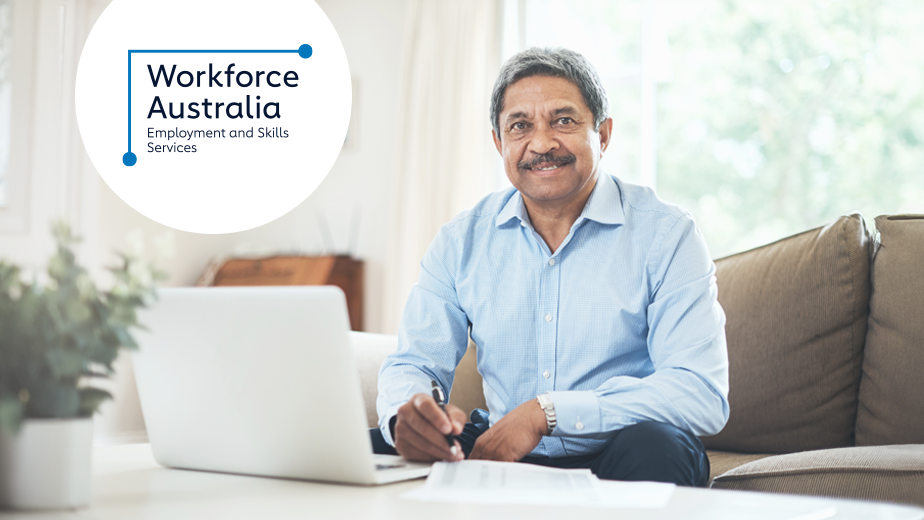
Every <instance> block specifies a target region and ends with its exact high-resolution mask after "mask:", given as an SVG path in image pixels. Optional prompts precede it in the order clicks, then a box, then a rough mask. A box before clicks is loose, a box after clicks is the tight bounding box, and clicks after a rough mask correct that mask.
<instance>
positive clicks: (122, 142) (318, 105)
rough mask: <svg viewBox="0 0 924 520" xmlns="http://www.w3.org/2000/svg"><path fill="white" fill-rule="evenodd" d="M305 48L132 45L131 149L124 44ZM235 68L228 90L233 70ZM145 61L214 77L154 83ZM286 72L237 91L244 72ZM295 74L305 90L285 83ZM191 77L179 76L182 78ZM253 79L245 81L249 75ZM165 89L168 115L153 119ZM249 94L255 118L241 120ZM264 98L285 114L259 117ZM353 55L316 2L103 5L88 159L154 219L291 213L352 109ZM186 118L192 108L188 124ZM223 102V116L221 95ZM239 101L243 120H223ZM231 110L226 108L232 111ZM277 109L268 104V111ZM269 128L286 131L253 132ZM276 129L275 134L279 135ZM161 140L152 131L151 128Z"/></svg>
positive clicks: (83, 86)
mask: <svg viewBox="0 0 924 520" xmlns="http://www.w3.org/2000/svg"><path fill="white" fill-rule="evenodd" d="M304 44H307V45H310V46H311V50H312V53H311V56H310V57H308V58H307V59H306V58H303V57H301V56H300V55H299V54H298V53H297V52H287V53H132V55H131V69H132V70H131V72H130V73H131V140H130V147H131V148H130V151H131V152H133V153H134V154H135V156H136V157H137V162H136V163H135V164H134V165H133V166H126V165H125V164H123V155H124V154H125V153H126V152H128V151H129V135H128V132H129V124H128V117H129V115H128V109H129V106H128V96H129V87H128V81H129V77H128V75H129V70H128V61H129V53H128V51H129V50H226V51H227V50H252V51H253V50H287V51H297V50H298V49H299V48H300V47H301V46H302V45H304ZM210 63H211V64H212V65H213V72H217V71H219V70H220V71H221V73H220V74H219V75H218V78H217V79H218V80H219V81H220V82H221V84H222V87H218V86H212V87H209V86H208V76H209V74H208V67H209V64H210ZM231 63H234V64H235V65H234V67H233V69H232V72H233V74H232V76H231V78H232V82H231V84H232V86H230V87H229V86H228V82H227V75H226V74H225V72H224V71H225V70H226V69H227V67H228V65H229V64H231ZM148 65H150V66H151V69H152V70H153V71H154V73H155V75H156V74H157V72H158V69H159V67H160V65H163V66H164V68H165V70H166V72H168V73H169V72H170V71H171V69H172V67H173V65H176V73H175V74H176V75H179V73H180V72H181V71H184V70H186V71H189V72H191V73H192V74H193V76H196V75H197V71H203V70H204V71H206V74H205V75H202V76H201V86H197V85H196V84H193V85H192V86H190V87H186V88H184V87H181V86H179V85H178V84H177V82H176V81H177V76H174V78H173V83H172V86H171V87H167V86H166V85H165V83H164V82H163V79H161V81H160V82H159V83H158V85H159V86H158V87H157V88H155V87H154V86H153V84H152V80H151V77H150V74H149V71H148V67H147V66H148ZM274 70H275V71H279V72H280V76H274V77H273V82H278V83H279V84H282V85H283V86H280V87H275V88H274V87H269V86H267V85H266V83H265V80H266V77H267V76H266V74H264V75H263V76H262V77H261V80H262V81H261V84H260V87H259V88H258V87H256V85H255V84H254V85H252V86H250V87H247V88H243V87H240V86H238V85H237V83H236V81H235V76H236V73H238V72H241V71H248V72H250V73H251V74H252V75H254V76H256V73H257V71H266V72H269V71H274ZM287 71H295V72H296V74H297V75H298V81H297V84H298V86H297V87H295V88H289V87H286V86H284V83H282V79H283V77H284V75H285V73H286V72H287ZM188 78H189V76H188V75H186V76H184V78H183V82H184V83H186V82H187V81H188ZM241 80H242V82H244V83H246V82H247V76H246V75H245V76H243V77H242V78H241ZM155 96H159V97H160V100H161V102H162V104H163V108H164V111H165V112H167V115H168V117H167V118H166V119H164V118H163V117H162V116H161V115H160V114H153V115H152V117H151V118H148V114H149V111H150V110H151V108H152V104H153V101H154V97H155ZM247 96H249V100H250V106H251V108H250V114H251V115H252V116H253V118H248V117H246V113H247ZM256 96H260V98H261V99H260V100H259V102H260V103H261V104H262V105H263V106H264V107H265V105H266V104H267V103H278V104H279V114H280V117H279V118H277V119H267V118H265V117H263V115H264V112H263V109H262V108H261V110H260V112H261V116H260V118H259V119H257V118H256V103H257V99H256ZM351 97H352V94H351V86H350V71H349V66H348V64H347V59H346V54H345V53H344V51H343V46H342V45H341V43H340V39H339V37H338V36H337V32H336V31H335V30H334V27H333V26H332V25H331V23H330V21H329V20H328V19H327V16H326V15H325V14H324V12H323V11H322V10H321V8H320V7H318V5H317V4H315V3H314V2H313V1H312V0H261V1H260V2H235V1H227V0H225V1H219V0H113V2H112V3H111V4H110V5H109V7H107V8H106V10H105V11H104V12H103V13H102V15H101V16H100V18H99V20H98V21H97V23H96V25H95V26H94V27H93V30H92V31H91V33H90V36H89V37H88V38H87V42H86V45H85V47H84V49H83V53H82V55H81V58H80V64H79V66H78V70H77V84H76V101H75V103H76V110H77V123H78V125H79V127H80V134H81V137H82V138H83V142H84V145H85V146H86V149H87V153H88V154H89V156H90V159H91V160H92V161H93V165H94V166H95V167H96V169H97V171H99V173H100V175H101V176H102V177H103V179H104V180H105V181H106V183H107V184H108V185H109V187H110V188H112V190H113V191H114V192H115V193H116V194H117V195H118V196H119V197H121V198H122V200H124V201H125V202H126V203H127V204H128V205H129V206H131V207H132V208H134V209H135V210H137V211H138V212H140V213H141V214H143V215H145V216H146V217H148V218H150V219H152V220H154V221H157V222H159V223H161V224H164V225H167V226H170V227H172V228H175V229H179V230H182V231H191V232H196V233H231V232H236V231H243V230H246V229H251V228H254V227H257V226H260V225H263V224H266V223H268V222H271V221H273V220H275V219H276V218H278V217H280V216H282V215H284V214H285V213H287V212H288V211H290V210H291V209H293V208H294V207H295V206H297V205H298V204H299V203H301V202H302V201H303V200H305V198H307V197H308V195H310V194H311V193H312V192H313V191H314V189H315V188H317V186H318V185H319V184H320V183H321V181H322V180H324V177H325V176H326V175H327V173H328V171H330V168H331V166H333V164H334V161H335V160H336V159H337V156H338V154H339V153H340V148H341V146H342V144H343V140H344V137H345V136H346V131H347V126H348V124H349V118H350V104H351ZM205 99H208V101H209V103H211V104H212V106H211V108H210V109H209V110H210V115H212V118H211V119H209V118H206V117H204V114H203V115H200V117H199V118H197V119H190V118H189V116H190V115H191V112H190V110H189V105H190V104H191V103H199V106H198V110H199V111H200V113H201V112H202V111H203V101H204V100H205ZM171 102H172V103H173V113H174V114H175V115H179V110H180V103H183V104H184V108H183V110H184V116H185V117H184V118H178V119H172V118H170V117H169V116H170V112H169V109H170V105H169V104H170V103H171ZM216 102H222V103H224V104H225V106H223V107H222V108H221V110H219V111H218V114H217V117H216V113H215V112H216V111H215V110H214V103H216ZM229 103H241V105H242V107H243V111H244V113H245V117H244V118H240V119H228V118H227V111H226V110H227V104H229ZM234 112H236V110H235V111H233V112H232V115H234ZM269 115H272V111H270V112H269ZM261 128H265V129H267V132H266V133H267V134H271V133H272V134H275V133H276V132H270V131H271V130H274V129H277V128H278V129H280V130H281V131H282V132H287V133H288V137H287V138H283V137H263V138H261V137H258V135H259V133H260V129H261ZM152 129H153V130H176V129H179V130H186V131H191V130H222V129H223V130H224V131H225V136H224V137H221V138H214V137H213V138H193V139H190V140H186V139H184V138H180V137H176V138H173V139H169V140H168V139H163V138H154V137H149V132H150V131H153V130H152ZM248 129H252V130H253V135H252V137H237V138H231V137H229V134H230V131H231V130H243V131H246V130H248ZM280 133H281V132H280ZM150 135H154V134H150ZM157 145H161V146H180V147H184V146H186V145H190V146H192V145H195V146H196V152H195V153H189V152H183V153H177V152H173V151H171V152H159V153H158V152H151V151H149V150H150V147H152V146H157Z"/></svg>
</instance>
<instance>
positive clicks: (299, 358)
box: [133, 287, 430, 484]
mask: <svg viewBox="0 0 924 520" xmlns="http://www.w3.org/2000/svg"><path fill="white" fill-rule="evenodd" d="M138 319H139V322H140V323H141V324H143V325H144V326H145V327H146V328H147V330H139V331H137V332H136V334H135V338H136V339H137V341H138V344H139V346H140V350H139V351H138V352H136V353H135V355H134V356H133V362H134V368H135V376H136V379H137V382H138V391H139V395H140V397H141V409H142V412H143V414H144V420H145V423H146V425H147V430H148V438H149V439H150V442H151V447H152V449H153V451H154V457H155V459H156V460H157V462H158V463H160V464H162V465H164V466H169V467H174V468H185V469H197V470H208V471H221V472H228V473H242V474H249V475H262V476H268V477H281V478H293V479H307V480H323V481H332V482H346V483H354V484H384V483H388V482H395V481H398V480H405V479H411V478H418V477H423V476H426V475H427V474H428V473H429V472H430V465H429V464H414V463H409V462H407V461H405V460H404V459H402V458H401V457H397V456H390V455H373V453H372V446H371V443H370V439H369V430H368V426H367V424H366V414H365V407H364V405H363V397H362V393H361V389H360V381H359V373H358V371H357V368H356V364H355V363H354V360H353V352H352V348H351V346H350V343H349V337H348V330H349V320H348V317H347V308H346V299H345V298H344V296H343V292H342V291H340V289H338V288H336V287H222V288H177V289H161V290H160V291H159V298H158V301H157V302H156V303H154V304H153V305H152V306H151V307H150V308H148V309H144V310H143V311H141V312H139V316H138Z"/></svg>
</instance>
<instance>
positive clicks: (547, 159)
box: [517, 153, 576, 170]
mask: <svg viewBox="0 0 924 520" xmlns="http://www.w3.org/2000/svg"><path fill="white" fill-rule="evenodd" d="M575 160H576V158H575V157H574V156H573V155H571V154H567V155H554V154H550V153H544V154H542V155H537V156H536V157H534V158H532V159H530V160H528V161H522V162H520V163H518V164H517V168H519V169H521V170H531V169H533V168H535V167H536V166H538V165H540V164H542V163H552V164H557V165H558V166H564V165H566V164H571V163H573V162H574V161H575Z"/></svg>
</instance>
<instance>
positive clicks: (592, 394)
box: [370, 48, 728, 486]
mask: <svg viewBox="0 0 924 520" xmlns="http://www.w3.org/2000/svg"><path fill="white" fill-rule="evenodd" d="M491 124H492V126H493V138H494V143H495V145H496V146H497V150H498V152H499V153H500V154H501V156H502V157H503V162H504V168H505V170H506V173H507V177H508V178H509V179H510V183H511V184H513V187H514V188H512V189H508V190H504V191H501V192H497V193H493V194H491V195H488V196H487V197H485V198H484V199H483V200H481V201H480V202H479V203H478V204H477V205H475V207H473V208H472V209H471V210H468V211H465V212H462V213H461V214H459V215H458V216H457V217H455V218H454V219H452V221H451V222H449V223H448V224H446V225H445V226H443V228H442V229H441V230H440V232H439V234H438V235H437V237H436V238H435V239H434V240H433V243H432V244H431V245H430V248H429V250H428V251H427V253H426V255H425V256H424V258H423V260H422V261H421V269H420V278H419V279H418V281H417V284H415V285H414V287H413V289H412V290H411V294H410V297H409V298H408V302H407V306H406V307H405V309H404V315H403V317H402V320H401V327H400V332H399V336H398V350H397V352H395V353H394V354H392V355H390V356H388V357H387V358H386V360H385V362H384V363H383V365H382V369H381V372H380V373H379V397H378V402H377V406H378V412H379V420H380V428H379V429H373V430H371V431H370V434H371V435H372V443H373V447H374V450H375V451H376V452H377V453H395V452H396V451H397V453H399V454H401V455H403V456H404V457H405V458H407V459H410V460H422V461H431V460H448V461H455V460H461V459H462V458H463V457H466V456H467V457H468V458H473V459H491V460H500V461H522V462H528V463H533V464H542V465H546V466H554V467H562V468H590V469H591V470H592V471H593V472H594V473H595V474H596V475H597V476H598V477H600V478H605V479H617V480H653V481H662V482H674V483H677V484H680V485H687V486H703V485H705V484H706V483H707V482H708V478H709V461H708V458H707V457H706V454H705V450H704V448H703V445H702V443H701V442H700V440H699V439H698V438H697V435H711V434H715V433H717V432H718V431H719V430H721V429H722V427H723V426H724V425H725V422H726V421H727V419H728V400H727V395H728V357H727V351H726V346H725V332H724V324H725V315H724V313H723V311H722V308H721V307H720V305H719V303H718V301H717V300H716V284H715V276H714V275H715V265H714V264H713V262H712V261H711V260H710V258H709V254H708V251H707V249H706V244H705V242H704V240H703V237H702V235H701V234H700V232H699V230H698V229H697V228H696V225H695V224H694V222H693V219H692V218H691V217H690V215H689V214H688V213H687V212H685V211H684V210H682V209H680V208H678V207H677V206H674V205H671V204H668V203H665V202H663V201H661V200H660V199H658V198H657V196H656V195H655V193H654V191H652V190H651V189H649V188H645V187H641V186H635V185H632V184H629V183H626V182H624V181H622V180H620V179H618V178H616V177H612V176H609V175H606V174H603V173H601V172H600V171H599V163H600V159H601V157H602V156H603V153H604V152H605V151H606V149H607V146H608V145H609V143H610V136H611V133H612V128H613V120H612V119H611V118H610V117H609V116H608V102H607V98H606V92H605V91H604V89H603V87H602V85H601V84H600V79H599V77H598V76H597V73H596V71H595V70H594V69H593V67H592V66H591V65H590V63H589V62H587V60H586V59H585V58H584V57H583V56H581V55H579V54H577V53H574V52H571V51H568V50H565V49H538V48H533V49H529V50H526V51H524V52H521V53H519V54H517V55H516V56H514V57H512V58H511V59H510V60H509V61H507V62H506V63H505V64H504V65H503V67H502V68H501V71H500V75H499V76H498V78H497V82H496V83H495V86H494V93H493V95H492V101H491ZM469 334H470V335H471V338H472V340H473V341H474V342H475V344H477V345H478V371H479V372H480V373H481V375H482V376H483V378H484V391H485V398H486V401H487V404H488V408H489V409H490V414H488V412H485V411H483V410H476V411H475V412H473V413H472V416H471V422H469V423H467V424H466V417H465V414H464V413H463V412H462V411H461V410H459V409H458V408H456V407H453V406H451V405H448V406H447V407H446V413H443V411H441V410H440V408H439V407H438V406H437V404H436V402H435V401H434V399H433V397H431V394H430V385H431V380H435V381H436V382H437V383H438V384H439V385H440V386H441V387H442V388H443V389H447V390H448V389H450V388H451V387H452V381H453V375H454V371H455V368H456V366H457V365H458V363H459V360H460V359H461V358H462V355H463V354H464V353H465V350H466V346H467V344H468V336H469ZM448 434H452V435H454V436H455V437H454V438H455V446H454V447H452V448H450V447H449V445H448V443H447V440H446V436H447V435H448Z"/></svg>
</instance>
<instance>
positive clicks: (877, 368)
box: [857, 215, 924, 446]
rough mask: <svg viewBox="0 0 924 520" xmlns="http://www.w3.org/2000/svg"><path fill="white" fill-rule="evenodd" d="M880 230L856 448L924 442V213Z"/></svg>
mask: <svg viewBox="0 0 924 520" xmlns="http://www.w3.org/2000/svg"><path fill="white" fill-rule="evenodd" d="M876 229H877V231H878V242H879V244H878V247H877V251H876V254H875V256H874V259H873V268H872V294H871V296H870V315H869V332H868V333H867V336H866V350H865V353H864V358H863V378H862V380H861V381H860V404H859V410H858V412H857V444H858V445H861V446H870V445H879V444H924V215H892V216H881V217H877V218H876Z"/></svg>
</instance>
